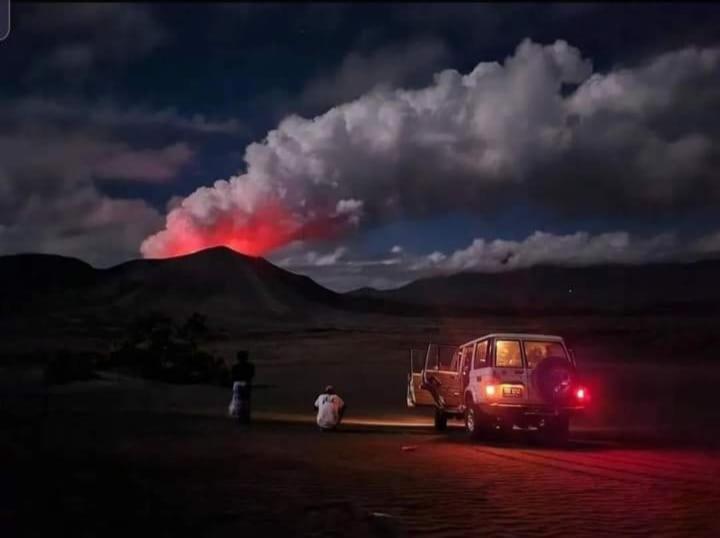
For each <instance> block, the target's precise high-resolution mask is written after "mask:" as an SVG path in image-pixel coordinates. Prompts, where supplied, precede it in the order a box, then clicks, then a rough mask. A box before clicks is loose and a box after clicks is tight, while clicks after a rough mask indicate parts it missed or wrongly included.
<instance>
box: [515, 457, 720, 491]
mask: <svg viewBox="0 0 720 538" xmlns="http://www.w3.org/2000/svg"><path fill="white" fill-rule="evenodd" d="M519 453H520V454H523V455H525V456H527V457H529V458H540V459H545V460H550V461H552V462H556V463H557V464H566V465H575V466H578V467H581V468H582V467H588V468H591V469H593V470H595V469H597V470H600V471H606V472H611V473H621V474H622V475H631V476H633V477H636V478H641V479H645V480H652V481H657V480H664V481H666V482H671V483H675V484H676V485H679V486H681V487H683V488H684V489H687V490H688V491H692V492H694V493H707V492H708V490H707V486H711V485H713V484H712V483H709V482H708V481H704V480H703V481H700V480H695V479H691V478H689V477H678V476H667V475H661V474H657V473H651V472H646V471H644V470H637V469H627V468H623V467H616V466H613V465H611V464H610V465H602V464H599V463H594V462H589V461H587V460H585V459H578V458H567V457H561V456H559V455H549V454H541V453H537V452H528V451H525V450H521V451H519ZM586 457H587V456H586ZM608 463H610V462H608ZM688 486H691V488H688ZM696 486H700V487H701V488H702V489H699V490H698V489H692V488H694V487H696Z"/></svg>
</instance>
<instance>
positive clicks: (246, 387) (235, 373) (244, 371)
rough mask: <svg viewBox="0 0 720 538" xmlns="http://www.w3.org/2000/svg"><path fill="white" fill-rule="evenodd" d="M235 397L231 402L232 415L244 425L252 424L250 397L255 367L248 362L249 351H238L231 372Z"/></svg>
mask: <svg viewBox="0 0 720 538" xmlns="http://www.w3.org/2000/svg"><path fill="white" fill-rule="evenodd" d="M231 375H232V380H233V388H232V390H233V396H232V401H231V402H230V409H229V410H230V415H232V416H233V417H236V418H237V419H238V422H240V423H242V424H249V423H250V395H251V392H252V380H253V377H255V365H254V364H253V363H251V362H250V361H249V360H248V352H247V351H238V352H237V357H236V361H235V364H234V365H233V367H232V370H231Z"/></svg>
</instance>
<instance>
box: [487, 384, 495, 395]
mask: <svg viewBox="0 0 720 538" xmlns="http://www.w3.org/2000/svg"><path fill="white" fill-rule="evenodd" d="M485 394H486V395H487V396H495V385H485Z"/></svg>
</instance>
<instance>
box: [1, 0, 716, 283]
mask: <svg viewBox="0 0 720 538" xmlns="http://www.w3.org/2000/svg"><path fill="white" fill-rule="evenodd" d="M0 33H2V32H0ZM719 34H720V9H719V8H717V7H716V6H714V5H713V4H711V3H704V4H686V3H682V4H681V3H677V4H669V3H664V4H657V5H654V4H646V3H636V4H617V3H613V4H605V5H598V4H568V3H564V4H528V3H523V4H429V3H422V4H379V3H372V4H365V5H345V4H314V5H300V4H297V5H296V4H287V5H283V4H251V5H243V4H217V5H213V4H197V5H195V4H191V3H180V4H158V5H150V4H140V3H135V4H80V3H77V4H13V6H12V30H11V33H10V35H9V37H8V38H7V39H6V40H4V41H2V42H0V64H1V65H2V73H3V75H2V78H1V79H0V122H2V125H3V128H2V130H1V131H0V253H16V252H28V251H37V252H52V253H59V254H65V255H70V256H77V257H80V258H82V259H85V260H87V261H89V262H91V263H93V264H95V265H98V266H108V265H111V264H114V263H118V262H120V261H124V260H127V259H130V258H133V257H139V256H141V255H145V256H149V257H157V256H168V255H175V254H181V253H185V252H190V251H192V250H195V249H198V248H203V247H206V246H210V245H214V244H227V245H229V246H232V247H234V248H236V249H238V250H242V251H244V252H247V253H250V254H260V255H265V256H268V257H269V258H270V259H271V260H272V261H274V262H276V263H279V264H281V265H283V266H285V267H287V268H289V269H291V270H294V271H298V272H304V273H306V274H309V275H311V276H312V277H313V278H315V279H317V280H318V281H319V282H321V283H323V284H325V285H328V286H330V287H333V288H335V289H340V290H345V289H351V288H354V287H359V286H364V285H372V286H378V287H391V286H396V285H399V284H402V283H404V282H407V281H410V280H412V279H414V278H417V277H419V276H425V275H427V274H433V273H437V272H452V271H459V270H489V271H494V270H503V269H505V268H510V267H523V266H528V265H533V264H536V263H564V264H589V263H600V262H608V261H610V262H627V263H645V262H649V261H654V260H660V259H676V258H678V259H679V258H682V259H687V258H697V257H702V256H714V255H717V253H718V251H720V212H719V211H718V208H719V207H720V180H719V179H718V176H717V170H718V167H717V164H718V163H720V153H719V152H718V142H719V141H720V129H719V128H718V126H717V125H718V121H717V120H718V119H719V118H718V117H717V115H718V110H720V109H719V108H718V105H720V84H719V83H720V35H719ZM216 182H218V183H216Z"/></svg>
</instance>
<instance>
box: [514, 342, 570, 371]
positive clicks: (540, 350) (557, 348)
mask: <svg viewBox="0 0 720 538" xmlns="http://www.w3.org/2000/svg"><path fill="white" fill-rule="evenodd" d="M523 346H524V347H525V357H526V358H527V365H528V368H535V367H536V366H537V365H538V364H539V363H540V362H541V361H542V360H543V359H546V358H548V357H560V358H562V359H566V360H567V358H568V357H567V353H565V347H564V346H563V345H562V344H561V343H560V342H542V341H532V342H530V341H525V342H523Z"/></svg>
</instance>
